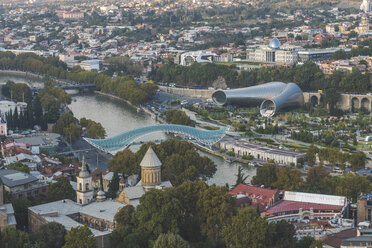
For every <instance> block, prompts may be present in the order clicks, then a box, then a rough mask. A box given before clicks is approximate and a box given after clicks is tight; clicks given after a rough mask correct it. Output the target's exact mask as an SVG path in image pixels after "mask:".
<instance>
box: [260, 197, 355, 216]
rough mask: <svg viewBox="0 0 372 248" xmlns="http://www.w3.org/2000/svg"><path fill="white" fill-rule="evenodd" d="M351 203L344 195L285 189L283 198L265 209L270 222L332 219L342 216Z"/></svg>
mask: <svg viewBox="0 0 372 248" xmlns="http://www.w3.org/2000/svg"><path fill="white" fill-rule="evenodd" d="M348 206H349V203H348V201H347V199H346V197H344V196H335V195H323V194H312V193H302V192H292V191H285V192H284V197H283V200H281V201H279V202H277V203H275V204H274V205H272V206H270V207H269V208H267V209H266V210H265V214H266V217H268V218H267V220H268V221H269V222H279V221H281V220H285V221H288V222H300V221H303V220H331V219H334V218H339V217H342V216H343V214H344V213H345V212H346V211H347V207H348Z"/></svg>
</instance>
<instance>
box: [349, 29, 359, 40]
mask: <svg viewBox="0 0 372 248" xmlns="http://www.w3.org/2000/svg"><path fill="white" fill-rule="evenodd" d="M347 36H348V37H349V39H351V38H356V37H358V33H357V32H355V31H350V32H349V34H348V35H347Z"/></svg>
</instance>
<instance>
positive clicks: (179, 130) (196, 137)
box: [84, 124, 228, 152]
mask: <svg viewBox="0 0 372 248" xmlns="http://www.w3.org/2000/svg"><path fill="white" fill-rule="evenodd" d="M227 130H228V128H227V127H223V128H220V129H218V130H213V131H208V130H202V129H197V128H194V127H189V126H183V125H174V124H160V125H154V126H146V127H140V128H136V129H133V130H130V131H127V132H124V133H121V134H118V135H116V136H114V137H111V138H106V139H90V138H84V139H85V140H86V141H87V142H88V143H89V144H91V145H92V146H94V147H96V148H98V149H100V150H103V151H105V152H116V151H119V150H123V149H125V148H128V147H129V146H130V145H131V144H132V143H133V142H134V141H135V140H137V139H139V138H141V137H143V136H146V135H148V134H151V133H156V132H164V133H173V134H178V135H181V136H183V137H185V138H188V139H190V141H191V142H193V143H197V144H202V145H206V146H209V147H211V146H212V145H213V144H215V143H217V142H218V141H220V140H221V139H222V138H223V137H224V136H225V134H226V132H227Z"/></svg>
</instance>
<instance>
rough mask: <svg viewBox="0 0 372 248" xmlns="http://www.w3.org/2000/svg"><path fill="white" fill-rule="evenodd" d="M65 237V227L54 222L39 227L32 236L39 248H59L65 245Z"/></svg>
mask: <svg viewBox="0 0 372 248" xmlns="http://www.w3.org/2000/svg"><path fill="white" fill-rule="evenodd" d="M65 235H66V229H65V227H64V226H63V225H61V224H59V223H56V222H50V223H48V224H44V225H41V226H40V227H39V229H38V230H37V231H36V232H35V233H34V234H33V236H34V238H35V239H36V241H37V243H38V245H39V246H40V248H61V247H62V246H63V245H64V244H65Z"/></svg>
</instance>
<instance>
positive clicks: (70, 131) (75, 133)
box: [63, 123, 82, 143]
mask: <svg viewBox="0 0 372 248" xmlns="http://www.w3.org/2000/svg"><path fill="white" fill-rule="evenodd" d="M81 133H82V130H81V126H79V125H77V124H75V123H71V124H70V125H69V126H68V127H65V128H64V129H63V136H64V137H65V138H68V139H69V141H70V143H73V142H75V141H76V140H78V139H79V138H80V136H81Z"/></svg>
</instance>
